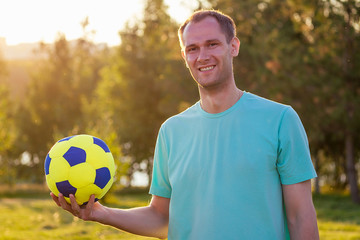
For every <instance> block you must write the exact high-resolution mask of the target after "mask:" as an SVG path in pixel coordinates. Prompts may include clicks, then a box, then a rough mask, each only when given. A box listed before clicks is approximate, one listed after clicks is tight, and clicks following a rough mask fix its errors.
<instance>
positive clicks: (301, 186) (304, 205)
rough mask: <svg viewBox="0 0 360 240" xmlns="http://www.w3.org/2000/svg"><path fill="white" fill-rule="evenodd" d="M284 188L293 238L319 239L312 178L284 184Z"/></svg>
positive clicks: (289, 225) (294, 239)
mask: <svg viewBox="0 0 360 240" xmlns="http://www.w3.org/2000/svg"><path fill="white" fill-rule="evenodd" d="M282 189H283V195H284V202H285V208H286V216H287V220H288V227H289V232H290V237H291V239H292V240H297V239H309V240H317V239H319V232H318V227H317V220H316V212H315V208H314V205H313V202H312V194H311V182H310V180H307V181H304V182H300V183H296V184H291V185H282Z"/></svg>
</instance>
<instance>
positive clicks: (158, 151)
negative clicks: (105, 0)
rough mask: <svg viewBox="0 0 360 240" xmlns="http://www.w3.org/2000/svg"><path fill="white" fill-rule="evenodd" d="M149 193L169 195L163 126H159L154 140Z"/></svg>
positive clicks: (166, 153) (161, 195)
mask: <svg viewBox="0 0 360 240" xmlns="http://www.w3.org/2000/svg"><path fill="white" fill-rule="evenodd" d="M149 193H150V194H152V195H156V196H160V197H166V198H170V197H171V185H170V181H169V174H168V150H167V146H166V139H165V136H164V129H163V128H160V131H159V134H158V137H157V140H156V145H155V153H154V165H153V174H152V180H151V186H150V191H149Z"/></svg>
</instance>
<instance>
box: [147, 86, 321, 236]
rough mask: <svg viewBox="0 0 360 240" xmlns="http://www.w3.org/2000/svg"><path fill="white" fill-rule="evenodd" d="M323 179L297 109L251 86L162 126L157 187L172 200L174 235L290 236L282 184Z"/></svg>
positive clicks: (159, 193) (155, 169)
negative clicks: (226, 103) (218, 105)
mask: <svg viewBox="0 0 360 240" xmlns="http://www.w3.org/2000/svg"><path fill="white" fill-rule="evenodd" d="M314 177H316V173H315V170H314V167H313V164H312V161H311V158H310V152H309V146H308V140H307V136H306V133H305V130H304V128H303V125H302V123H301V121H300V119H299V117H298V115H297V114H296V112H295V111H294V110H293V109H292V108H291V107H290V106H286V105H282V104H279V103H276V102H273V101H270V100H266V99H264V98H261V97H259V96H256V95H254V94H251V93H248V92H245V93H244V95H243V96H242V97H241V98H240V100H239V101H238V102H237V103H236V104H235V105H233V106H232V107H231V108H229V109H228V110H226V111H224V112H222V113H218V114H209V113H207V112H205V111H204V110H203V109H202V108H201V106H200V103H199V102H198V103H196V104H195V105H193V106H192V107H190V108H189V109H187V110H186V111H184V112H182V113H180V114H178V115H176V116H173V117H171V118H169V119H168V120H167V121H166V122H165V123H164V124H163V125H162V126H161V128H160V131H159V134H158V139H157V143H156V148H155V155H154V167H153V178H152V183H151V188H150V193H151V194H153V195H157V196H161V197H166V198H170V199H171V200H170V219H169V233H168V239H169V240H220V239H226V240H231V239H236V240H238V239H241V240H245V239H250V240H255V239H267V240H271V239H274V240H275V239H276V240H281V239H286V235H287V234H288V233H287V227H286V217H285V212H284V207H283V198H282V188H281V184H294V183H298V182H302V181H305V180H308V179H311V178H314Z"/></svg>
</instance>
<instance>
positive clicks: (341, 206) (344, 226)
mask: <svg viewBox="0 0 360 240" xmlns="http://www.w3.org/2000/svg"><path fill="white" fill-rule="evenodd" d="M314 204H315V208H316V212H317V217H318V224H319V233H320V239H326V240H360V205H356V204H354V203H353V202H351V199H350V197H349V196H348V195H343V194H324V195H315V196H314Z"/></svg>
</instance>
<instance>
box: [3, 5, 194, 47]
mask: <svg viewBox="0 0 360 240" xmlns="http://www.w3.org/2000/svg"><path fill="white" fill-rule="evenodd" d="M144 2H145V1H144V0H132V1H126V2H125V1H117V0H104V1H102V2H101V3H100V2H99V1H96V0H77V1H71V0H63V1H48V0H32V1H28V0H12V1H2V2H0V38H5V39H6V43H7V45H16V44H19V43H24V42H27V43H33V42H39V41H44V42H53V41H54V40H55V39H56V37H57V35H58V33H63V34H65V35H66V38H67V39H69V40H71V39H75V38H78V37H80V36H82V35H83V32H82V28H81V25H80V22H82V21H83V20H84V19H85V18H86V17H89V26H88V28H87V30H88V31H92V30H94V31H95V35H94V39H92V40H94V41H95V42H106V43H108V44H109V45H117V44H119V43H120V39H119V36H118V32H119V30H121V29H122V28H123V26H124V24H125V23H126V22H127V21H129V20H131V19H132V18H137V19H139V18H141V15H142V12H143V8H144ZM165 3H166V4H167V5H168V6H169V14H170V15H171V16H172V17H173V18H174V19H175V20H176V21H178V22H181V21H183V20H184V19H185V18H187V16H188V15H189V14H190V13H191V10H190V9H193V8H195V7H196V6H194V1H190V0H183V1H176V0H165ZM124 5H125V6H124Z"/></svg>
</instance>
